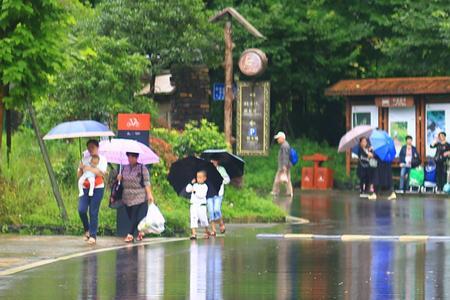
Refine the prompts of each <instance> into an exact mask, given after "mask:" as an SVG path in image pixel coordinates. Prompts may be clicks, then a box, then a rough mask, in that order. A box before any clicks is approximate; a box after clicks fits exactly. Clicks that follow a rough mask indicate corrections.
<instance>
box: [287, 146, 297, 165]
mask: <svg viewBox="0 0 450 300" xmlns="http://www.w3.org/2000/svg"><path fill="white" fill-rule="evenodd" d="M289 160H290V161H291V164H292V165H293V166H295V165H296V164H297V163H298V153H297V151H295V149H294V148H292V147H291V149H289Z"/></svg>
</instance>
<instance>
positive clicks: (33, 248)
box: [0, 234, 186, 276]
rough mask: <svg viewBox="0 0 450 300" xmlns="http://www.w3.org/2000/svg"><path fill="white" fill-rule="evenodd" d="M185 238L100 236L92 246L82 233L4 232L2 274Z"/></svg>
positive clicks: (0, 242)
mask: <svg viewBox="0 0 450 300" xmlns="http://www.w3.org/2000/svg"><path fill="white" fill-rule="evenodd" d="M185 239H186V238H149V239H144V241H142V242H140V243H135V244H124V242H123V239H122V238H119V237H99V238H98V241H97V245H95V246H90V245H88V244H87V243H85V242H84V241H83V239H82V237H79V236H23V235H9V234H8V235H0V276H6V275H11V274H14V273H17V272H20V271H23V270H27V269H31V268H35V267H38V266H42V265H46V264H49V263H52V262H55V261H60V260H66V259H70V258H73V257H77V256H84V255H87V254H91V253H98V252H103V251H108V250H112V249H120V248H125V247H133V246H137V245H147V244H153V243H161V242H170V241H179V240H185Z"/></svg>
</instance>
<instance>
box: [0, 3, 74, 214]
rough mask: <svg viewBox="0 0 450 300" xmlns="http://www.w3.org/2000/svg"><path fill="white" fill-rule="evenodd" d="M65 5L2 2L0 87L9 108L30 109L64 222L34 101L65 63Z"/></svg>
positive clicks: (60, 202) (60, 199) (0, 18)
mask: <svg viewBox="0 0 450 300" xmlns="http://www.w3.org/2000/svg"><path fill="white" fill-rule="evenodd" d="M65 4H66V3H65V2H61V1H57V0H41V1H30V0H3V1H2V2H1V9H0V49H1V51H0V81H1V82H0V87H1V88H2V94H5V92H6V94H7V97H5V98H4V99H3V100H4V101H5V104H6V106H7V107H11V108H24V107H27V108H28V111H29V113H30V116H31V119H32V122H33V127H34V129H35V132H36V136H37V139H38V142H39V146H40V148H41V152H42V154H43V156H44V161H45V164H46V167H47V171H48V174H49V177H50V180H51V183H52V187H53V192H54V195H55V198H56V200H57V203H58V205H59V207H60V211H61V215H62V217H63V218H64V219H66V218H67V215H66V212H65V208H64V204H63V201H62V198H61V195H60V193H59V189H58V186H57V183H56V179H55V176H54V172H53V169H52V166H51V164H50V160H49V157H48V153H47V149H46V148H45V145H44V143H43V141H42V138H41V133H40V130H39V126H38V124H37V120H36V117H35V112H34V108H33V101H34V100H36V99H38V98H39V97H42V96H43V95H45V94H46V92H47V90H48V87H49V83H50V80H51V78H52V76H54V74H55V73H57V72H58V71H59V70H60V69H61V66H62V65H63V64H64V61H65V52H64V51H63V47H64V45H65V41H66V39H67V35H66V33H67V32H66V28H67V25H68V24H70V22H71V21H72V20H71V18H70V16H69V15H68V14H67V12H66V10H65V7H64V6H63V5H65ZM69 4H70V3H69ZM0 121H2V120H0ZM1 123H2V122H0V124H1Z"/></svg>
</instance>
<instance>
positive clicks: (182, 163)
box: [167, 156, 223, 197]
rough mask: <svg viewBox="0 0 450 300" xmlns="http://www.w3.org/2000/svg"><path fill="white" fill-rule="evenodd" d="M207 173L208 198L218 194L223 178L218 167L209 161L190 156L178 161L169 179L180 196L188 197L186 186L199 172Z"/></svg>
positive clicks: (171, 169) (171, 168)
mask: <svg viewBox="0 0 450 300" xmlns="http://www.w3.org/2000/svg"><path fill="white" fill-rule="evenodd" d="M201 170H204V171H206V176H207V179H206V184H207V185H208V197H213V196H215V195H217V194H218V192H219V190H220V186H221V185H222V182H223V178H222V175H220V173H219V171H217V169H216V167H215V166H214V165H213V164H212V163H210V162H209V161H207V160H204V159H201V158H197V157H194V156H189V157H186V158H183V159H180V160H177V161H176V162H174V163H173V164H172V166H171V167H170V171H169V175H168V176H167V179H168V180H169V183H170V185H172V187H173V188H174V189H175V191H176V192H177V194H178V195H181V196H184V197H187V196H188V194H187V192H186V186H187V185H188V183H191V182H192V179H194V178H195V177H196V174H197V172H198V171H201Z"/></svg>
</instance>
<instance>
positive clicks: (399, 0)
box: [206, 0, 450, 145]
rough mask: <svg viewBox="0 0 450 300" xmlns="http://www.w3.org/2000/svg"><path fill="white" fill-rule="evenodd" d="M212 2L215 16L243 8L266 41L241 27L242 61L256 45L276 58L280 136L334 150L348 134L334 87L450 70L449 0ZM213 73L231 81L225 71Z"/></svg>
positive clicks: (275, 122) (272, 73) (273, 71)
mask: <svg viewBox="0 0 450 300" xmlns="http://www.w3.org/2000/svg"><path fill="white" fill-rule="evenodd" d="M206 2H207V8H208V9H210V10H212V11H218V10H219V9H221V8H223V7H227V6H233V7H235V8H236V9H237V10H238V11H239V12H240V13H241V14H242V15H244V16H245V17H246V18H247V19H248V20H249V21H250V22H251V23H252V24H253V25H254V26H255V27H256V28H257V29H258V30H260V31H261V33H262V34H264V35H265V36H266V39H265V40H260V39H256V38H254V37H252V36H251V35H250V34H249V33H248V32H246V31H245V30H243V29H242V27H241V26H240V25H238V23H237V22H235V23H234V43H235V44H236V47H235V48H234V55H235V60H234V61H235V62H237V60H238V57H239V55H240V54H241V53H242V51H243V50H244V49H246V48H249V47H259V48H261V49H263V50H264V51H265V52H266V54H267V55H268V58H269V66H268V69H267V71H266V73H265V75H264V76H263V79H268V80H270V81H271V103H272V107H271V111H272V129H273V131H277V130H279V129H283V130H285V131H287V132H288V133H290V135H291V136H292V134H295V136H305V137H308V138H312V139H315V140H317V141H324V140H325V141H328V142H329V143H330V144H333V145H334V144H337V142H338V141H339V138H340V136H341V135H342V134H343V132H344V130H345V127H344V125H345V122H344V105H343V104H344V103H343V101H341V99H334V98H328V97H325V96H324V90H325V88H326V87H328V86H330V85H331V84H333V83H335V82H337V81H338V80H341V79H347V78H369V77H387V76H430V75H448V74H449V72H450V66H449V61H450V51H449V50H450V39H449V36H450V15H449V14H450V5H449V3H448V1H447V0H436V1H424V0H419V1H417V0H383V1H373V0H369V1H334V0H323V1H309V0H308V1H307V0H220V1H217V0H208V1H206ZM235 70H237V67H236V68H235ZM213 74H214V76H215V77H214V78H213V81H222V80H223V71H222V70H217V72H214V73H213ZM241 79H243V80H245V79H246V78H243V77H242V76H241ZM215 108H216V107H215ZM217 115H219V116H220V115H221V113H220V112H218V113H217ZM219 123H220V121H219ZM329 124H333V126H329Z"/></svg>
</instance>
